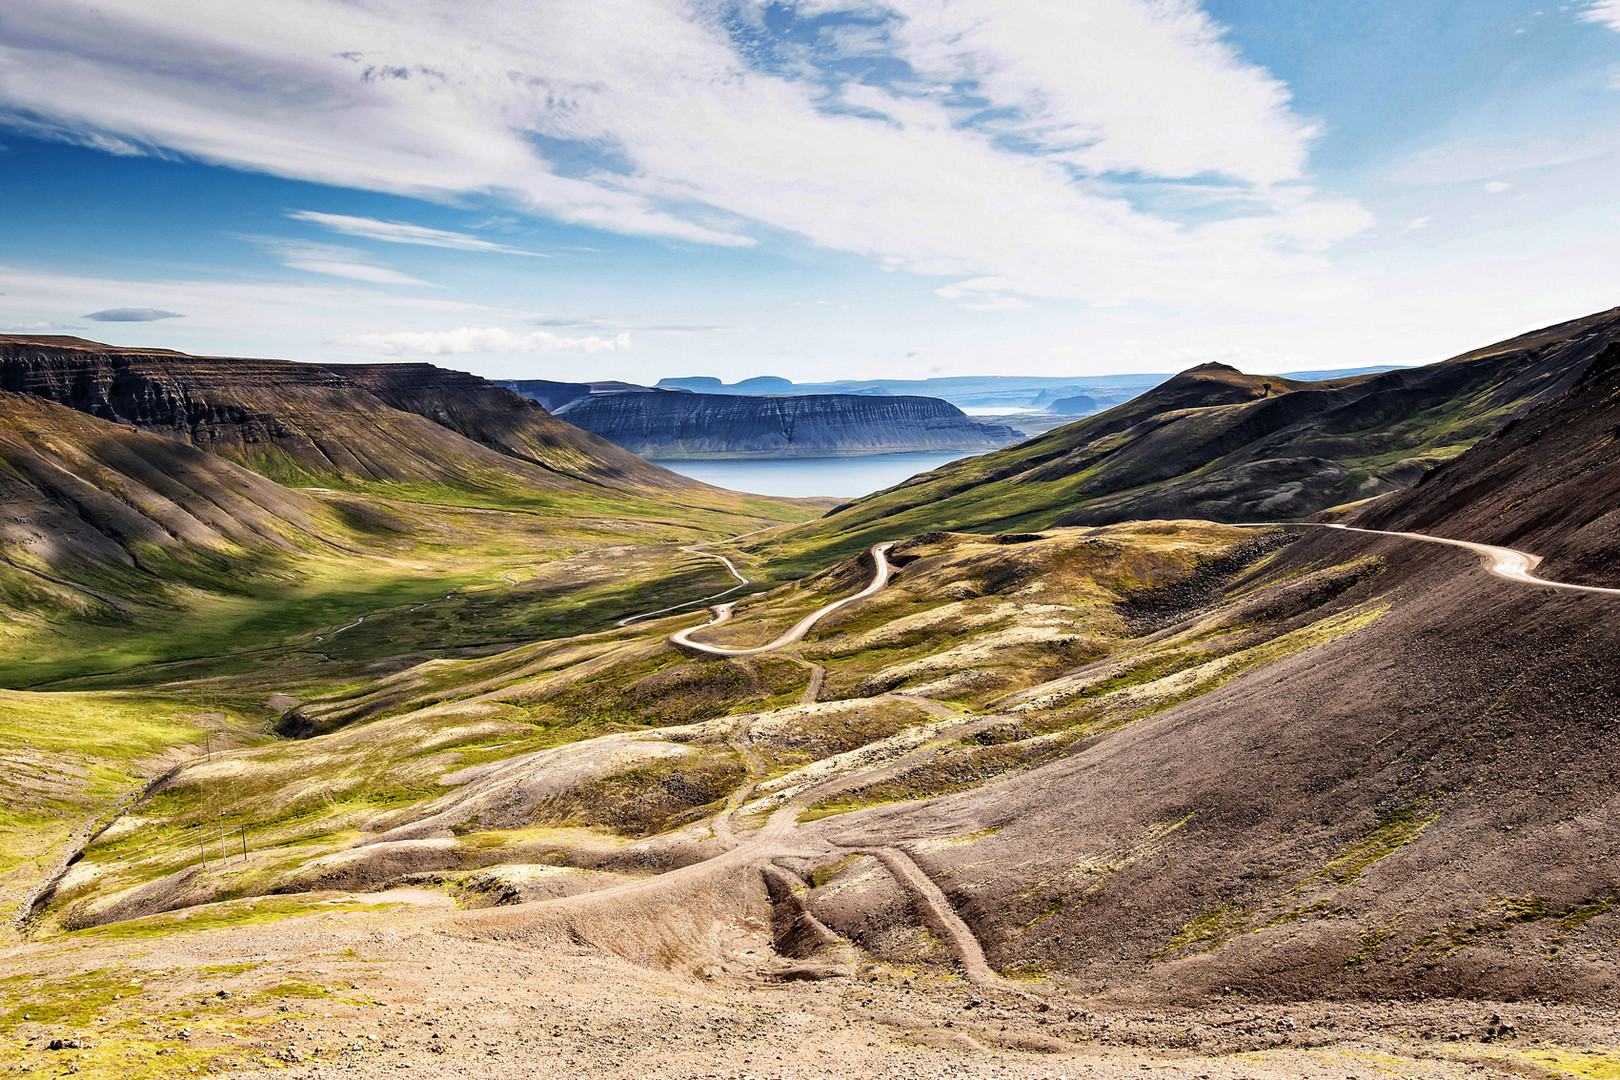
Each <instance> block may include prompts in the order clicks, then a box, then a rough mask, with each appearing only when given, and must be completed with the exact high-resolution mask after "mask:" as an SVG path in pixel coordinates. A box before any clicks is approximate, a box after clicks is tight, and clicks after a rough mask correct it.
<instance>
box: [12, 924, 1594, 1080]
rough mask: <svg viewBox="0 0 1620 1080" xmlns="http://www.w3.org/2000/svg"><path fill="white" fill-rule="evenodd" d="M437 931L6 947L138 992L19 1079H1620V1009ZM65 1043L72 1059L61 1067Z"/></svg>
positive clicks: (244, 931) (305, 930)
mask: <svg viewBox="0 0 1620 1080" xmlns="http://www.w3.org/2000/svg"><path fill="white" fill-rule="evenodd" d="M435 914H436V913H435V912H433V911H432V910H430V909H422V908H417V909H413V910H406V911H395V912H389V913H382V912H334V913H332V914H326V915H317V916H300V917H296V918H289V919H284V920H281V921H279V922H273V923H266V924H260V925H249V926H240V927H232V928H229V929H224V930H215V931H205V932H197V933H189V934H172V935H168V936H166V937H164V938H162V939H160V940H157V941H154V940H151V939H134V940H130V939H117V938H113V939H110V940H96V939H94V938H84V939H79V940H78V941H76V942H75V943H74V944H73V946H72V947H68V948H64V947H63V939H61V938H54V939H47V940H46V941H42V942H39V943H35V944H29V945H23V946H18V947H15V948H12V949H10V950H7V951H6V952H5V953H4V954H0V975H4V976H9V977H10V979H11V980H19V979H22V980H28V981H29V982H30V983H32V985H33V986H35V987H40V988H42V989H45V988H49V989H53V990H56V991H64V990H65V991H68V992H69V993H71V989H72V987H73V985H74V984H75V983H76V982H81V981H83V980H88V979H91V978H92V977H93V976H95V974H96V973H101V974H102V975H104V974H105V973H107V972H120V973H124V974H125V975H127V976H129V977H130V978H132V979H134V980H136V981H138V982H140V983H142V984H143V989H142V991H141V992H140V994H139V995H135V996H131V997H129V998H127V999H121V1000H119V1001H118V1002H116V1003H113V1004H111V1005H110V1007H109V1008H108V1009H106V1010H105V1013H106V1015H98V1016H95V1017H94V1018H93V1019H92V1020H91V1021H87V1022H81V1023H77V1024H69V1023H64V1022H55V1023H45V1022H39V1021H38V1020H25V1021H23V1022H21V1023H19V1024H17V1025H16V1027H15V1028H14V1030H13V1032H12V1036H11V1037H12V1038H13V1039H15V1040H17V1041H15V1042H11V1043H10V1046H12V1047H15V1048H16V1050H17V1057H16V1060H15V1063H14V1064H12V1065H11V1066H10V1067H9V1068H10V1071H12V1072H14V1073H15V1072H23V1073H25V1074H29V1075H36V1076H59V1075H67V1074H71V1073H78V1072H81V1071H82V1072H83V1073H84V1075H85V1076H98V1075H108V1076H116V1075H129V1076H137V1075H138V1076H151V1075H177V1076H192V1075H199V1074H213V1075H223V1076H229V1077H236V1078H243V1080H246V1078H249V1077H271V1076H274V1077H278V1078H280V1080H326V1078H336V1077H345V1078H351V1077H352V1078H369V1077H385V1076H386V1077H393V1078H396V1080H397V1078H400V1077H421V1078H431V1080H440V1078H443V1080H484V1078H488V1080H508V1078H511V1080H516V1078H520V1077H524V1078H526V1077H626V1078H630V1077H634V1078H647V1080H655V1078H658V1080H745V1078H753V1080H818V1078H828V1080H831V1078H838V1080H844V1078H849V1080H855V1078H863V1080H864V1078H882V1080H890V1078H900V1080H913V1078H915V1080H935V1078H938V1080H946V1078H950V1080H979V1078H985V1080H989V1078H1007V1080H1036V1078H1040V1080H1062V1078H1068V1080H1080V1078H1106V1077H1127V1076H1128V1077H1138V1078H1142V1077H1163V1078H1172V1077H1174V1078H1183V1077H1184V1078H1186V1080H1244V1078H1250V1080H1270V1078H1283V1077H1299V1078H1318V1077H1320V1078H1332V1080H1375V1078H1382V1077H1454V1076H1475V1077H1477V1076H1497V1075H1502V1076H1510V1075H1516V1076H1529V1077H1540V1078H1549V1077H1561V1076H1570V1075H1575V1076H1587V1077H1592V1078H1594V1080H1601V1078H1605V1077H1614V1076H1620V1051H1617V1050H1616V1045H1617V1043H1620V1037H1617V1036H1620V1011H1617V1010H1616V1009H1614V1008H1607V1007H1606V1008H1595V1009H1594V1008H1577V1007H1572V1006H1558V1005H1547V1004H1536V1003H1486V1002H1422V1003H1403V1002H1306V1003H1295V1004H1288V1005H1262V1004H1256V1003H1254V1002H1252V1001H1249V1000H1247V999H1245V998H1242V997H1239V996H1236V995H1231V996H1229V997H1228V998H1223V999H1222V1000H1221V1001H1219V1002H1217V1003H1211V1004H1206V1005H1203V1006H1200V1007H1198V1008H1191V1009H1182V1008H1176V1009H1170V1008H1163V1007H1153V1006H1149V1005H1145V1004H1142V1003H1129V1002H1121V1001H1102V1000H1098V999H1096V998H1090V999H1078V998H1076V999H1072V1000H1070V999H1066V998H1064V997H1062V996H1061V995H1058V996H1052V997H1039V998H1037V997H1026V996H1020V995H1019V994H1017V993H1015V992H1007V993H1000V992H994V991H990V992H987V991H984V990H981V989H977V988H975V987H972V986H970V985H968V984H966V983H965V982H964V981H963V980H961V979H960V978H958V977H956V976H955V975H954V974H950V973H949V972H948V971H946V970H944V969H939V970H922V969H900V968H894V967H886V966H881V965H878V966H867V967H863V968H862V969H861V972H860V974H859V976H857V977H856V978H840V979H829V980H825V981H821V982H794V983H765V982H753V981H749V980H741V979H731V978H724V979H713V980H701V979H691V978H686V977H682V976H678V975H673V974H669V973H664V972H657V971H649V970H647V969H644V968H640V967H636V966H634V965H632V964H630V963H628V962H626V961H624V960H622V959H620V958H618V957H616V956H614V955H612V954H611V953H608V952H606V951H604V950H601V949H598V948H595V947H593V946H590V945H586V944H576V943H554V944H543V945H540V946H529V945H525V946H523V947H521V948H520V947H513V946H509V945H504V944H500V943H491V942H488V941H472V940H467V939H465V938H462V937H458V936H454V935H453V934H450V933H446V932H443V931H441V930H440V929H438V928H437V927H436V925H435V922H436V920H435V918H434V915H435ZM1031 985H1034V984H1031ZM36 1000H38V999H37V998H36ZM19 1011H21V1010H19ZM12 1015H13V1017H15V1016H16V1015H18V1013H13V1014H12ZM52 1040H57V1041H68V1042H69V1043H72V1042H77V1043H79V1044H80V1045H78V1046H72V1045H68V1046H65V1047H63V1048H60V1049H56V1050H52V1049H49V1046H50V1043H51V1041H52ZM0 1056H7V1057H9V1056H11V1054H10V1049H9V1048H5V1052H4V1054H3V1055H0ZM166 1057H167V1058H171V1059H172V1064H171V1063H170V1062H169V1061H166V1060H165V1058H166ZM122 1068H128V1070H129V1071H128V1073H123V1072H122V1071H121V1069H122Z"/></svg>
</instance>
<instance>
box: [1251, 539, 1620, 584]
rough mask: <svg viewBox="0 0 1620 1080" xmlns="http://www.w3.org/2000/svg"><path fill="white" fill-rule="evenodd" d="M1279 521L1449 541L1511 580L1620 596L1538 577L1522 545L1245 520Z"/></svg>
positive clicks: (1536, 558)
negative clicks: (1507, 545)
mask: <svg viewBox="0 0 1620 1080" xmlns="http://www.w3.org/2000/svg"><path fill="white" fill-rule="evenodd" d="M1279 525H1283V526H1292V525H1314V526H1316V527H1317V528H1319V529H1338V530H1340V531H1341V532H1358V533H1368V534H1370V535H1372V536H1399V537H1401V538H1402V539H1404V540H1422V541H1424V542H1425V543H1429V544H1446V545H1448V546H1450V547H1460V548H1467V549H1468V550H1469V551H1472V552H1475V553H1476V554H1478V555H1480V556H1481V557H1482V558H1483V559H1484V563H1485V569H1487V570H1489V571H1490V572H1491V573H1493V574H1495V575H1496V576H1497V577H1499V578H1506V579H1507V580H1509V581H1517V582H1521V583H1523V584H1525V585H1546V586H1547V587H1549V588H1553V589H1569V590H1571V591H1573V592H1589V593H1602V594H1603V595H1606V596H1620V589H1610V588H1604V587H1603V586H1601V585H1571V584H1569V583H1568V582H1565V581H1549V580H1547V579H1546V578H1544V577H1537V576H1536V575H1535V574H1533V573H1531V571H1532V570H1534V569H1535V568H1536V566H1537V565H1538V564H1539V563H1540V562H1541V556H1540V555H1532V554H1530V553H1529V552H1528V551H1520V550H1519V549H1518V548H1510V547H1498V546H1497V545H1495V544H1478V543H1475V542H1474V541H1472V540H1453V539H1451V538H1450V537H1446V536H1430V535H1428V534H1427V533H1414V532H1394V531H1391V530H1389V529H1362V528H1358V527H1357V526H1355V525H1340V524H1337V523H1336V522H1331V521H1260V522H1250V523H1245V524H1244V525H1243V528H1245V529H1256V528H1264V529H1269V528H1273V527H1276V526H1279Z"/></svg>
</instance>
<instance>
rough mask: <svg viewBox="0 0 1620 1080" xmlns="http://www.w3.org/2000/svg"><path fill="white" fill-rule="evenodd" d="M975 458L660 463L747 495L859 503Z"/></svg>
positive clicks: (937, 455)
mask: <svg viewBox="0 0 1620 1080" xmlns="http://www.w3.org/2000/svg"><path fill="white" fill-rule="evenodd" d="M974 456H975V455H974V454H972V453H969V452H966V451H961V450H956V451H945V452H938V451H935V452H931V453H914V454H863V455H859V456H854V457H820V458H748V459H727V460H708V461H655V462H654V464H655V465H662V466H663V467H664V468H666V469H669V470H671V471H672V472H678V473H680V474H681V475H682V476H690V477H691V478H692V479H694V480H701V481H703V482H704V483H705V484H714V485H715V486H716V487H723V488H730V489H731V490H733V491H746V492H749V493H750V494H754V495H776V496H780V497H784V498H796V499H808V498H815V497H817V496H827V497H831V498H835V499H853V498H856V497H858V496H861V495H869V494H871V493H872V492H874V491H882V490H883V489H884V488H887V487H893V486H894V485H895V484H898V483H899V482H900V481H902V480H904V479H906V478H907V477H910V476H915V475H917V474H918V473H921V472H928V471H929V470H930V469H937V468H939V467H940V466H941V465H944V464H945V463H946V462H948V461H960V460H961V459H962V458H965V457H974Z"/></svg>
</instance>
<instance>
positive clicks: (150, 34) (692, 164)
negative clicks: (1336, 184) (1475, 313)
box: [0, 0, 1371, 306]
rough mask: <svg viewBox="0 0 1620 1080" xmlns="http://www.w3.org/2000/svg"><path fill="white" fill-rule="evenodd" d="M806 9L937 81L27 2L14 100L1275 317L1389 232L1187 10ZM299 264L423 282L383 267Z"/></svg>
mask: <svg viewBox="0 0 1620 1080" xmlns="http://www.w3.org/2000/svg"><path fill="white" fill-rule="evenodd" d="M732 3H733V4H734V5H741V6H742V7H744V8H749V7H750V6H751V5H754V4H755V0H732ZM801 6H802V7H804V8H806V9H808V8H809V7H810V6H817V7H819V8H820V9H822V10H824V11H831V10H847V9H850V8H852V7H858V8H861V9H862V10H865V11H868V12H877V13H879V14H882V15H884V16H885V17H886V18H887V19H888V20H889V21H890V23H892V25H893V27H894V30H893V33H892V35H891V36H890V37H889V38H882V36H881V35H874V34H871V33H850V34H845V35H844V36H843V37H844V46H843V47H845V48H847V49H849V50H851V51H853V52H858V53H860V54H862V55H868V54H872V53H873V52H874V50H881V49H882V48H885V47H886V48H892V49H894V50H896V51H897V53H898V55H899V57H900V58H901V59H904V60H906V61H908V62H909V63H910V64H911V65H912V66H913V67H914V69H915V70H916V71H918V72H919V76H920V80H921V84H920V85H916V86H911V85H907V86H896V87H877V86H869V87H865V88H864V89H863V90H861V91H860V92H858V93H856V94H855V97H858V98H859V99H860V102H861V104H862V105H863V107H864V108H866V109H869V110H870V111H871V112H872V113H874V114H880V115H851V114H849V113H847V112H845V113H837V112H829V111H828V110H826V109H825V108H824V107H823V104H824V101H823V90H824V88H823V86H822V85H821V84H819V83H818V82H816V81H815V80H814V79H811V80H808V81H807V80H805V79H803V78H800V77H799V76H801V75H803V74H804V71H803V70H802V65H801V68H799V69H793V70H790V71H788V73H787V74H785V75H784V74H772V73H767V72H764V71H761V70H758V69H757V67H755V66H752V65H751V64H750V62H749V60H748V59H747V57H746V56H745V55H744V53H743V52H741V51H739V50H738V49H737V48H735V47H734V46H733V44H732V42H731V40H730V39H729V37H728V36H727V33H726V30H725V27H724V26H723V24H722V22H721V19H720V17H719V14H717V13H718V12H721V11H722V9H724V10H730V9H729V8H725V7H724V5H721V4H718V3H693V2H692V0H559V2H557V3H551V4H546V5H535V4H532V3H526V2H522V0H464V2H461V3H457V4H453V5H445V4H437V3H430V2H428V0H392V2H388V3H384V2H383V0H278V2H277V3H276V4H273V5H245V4H234V3H228V2H225V0H95V2H93V3H92V2H91V0H8V3H7V15H6V19H7V29H8V33H9V35H10V37H9V40H10V42H11V43H10V44H9V45H6V46H0V108H9V109H11V110H17V111H21V112H26V113H27V114H29V115H31V116H34V117H37V118H39V122H41V123H48V124H51V125H54V126H55V127H56V128H57V129H58V130H59V131H61V132H63V133H64V136H65V137H71V138H75V139H81V140H82V139H85V138H89V137H92V136H94V137H97V138H107V139H116V140H122V142H124V143H127V144H130V145H138V146H152V147H161V148H166V149H168V150H173V151H179V152H182V153H186V154H191V155H195V156H197V157H199V158H202V159H204V160H208V161H212V162H220V163H224V164H227V165H231V166H235V167H241V168H249V169H257V170H261V171H265V172H270V173H275V174H277V175H283V176H291V177H296V178H298V179H302V180H309V181H314V182H318V183H325V184H334V185H342V186H348V187H355V188H364V189H369V190H376V191H384V192H393V193H398V194H404V195H411V196H416V197H421V198H430V199H438V200H441V201H455V200H458V199H462V198H464V197H465V196H468V195H478V196H487V197H494V198H496V199H499V200H501V201H504V202H505V203H507V204H509V205H510V206H512V207H516V208H520V209H523V210H525V211H527V212H530V213H534V214H540V215H544V216H548V217H551V218H555V219H557V220H560V221H564V222H569V223H573V224H578V225H585V226H590V227H594V228H599V229H606V230H611V231H617V232H623V233H632V234H640V235H648V236H660V237H665V238H669V239H672V240H678V241H689V242H696V243H706V244H720V245H740V246H745V245H750V244H753V243H755V242H756V241H755V239H754V238H753V237H751V236H750V235H748V233H747V231H746V230H747V229H748V228H749V227H750V226H749V225H748V223H749V222H757V223H761V224H762V225H763V226H765V227H766V228H768V229H772V230H785V231H787V232H791V233H796V234H799V235H801V236H803V237H806V238H808V239H809V240H810V241H811V242H813V243H815V244H818V245H822V246H825V247H828V248H833V249H838V250H842V251H848V252H854V253H857V254H860V255H865V256H870V257H872V258H874V259H877V260H881V261H882V262H883V263H884V264H885V265H888V266H892V267H894V268H896V269H901V270H906V271H910V272H914V273H919V274H934V275H952V276H962V277H966V278H970V279H971V278H978V277H1001V278H1005V279H1006V280H1007V281H1008V282H1009V286H1008V288H1007V290H1005V292H1006V293H1008V294H1010V293H1012V292H1021V293H1024V294H1027V295H1037V296H1053V297H1069V298H1079V299H1085V300H1089V301H1092V302H1094V303H1101V304H1119V303H1125V302H1129V301H1131V300H1133V299H1143V298H1153V299H1163V298H1165V297H1167V296H1174V297H1180V298H1182V299H1183V300H1184V301H1185V302H1187V303H1190V304H1198V303H1203V302H1208V301H1219V302H1234V301H1235V302H1240V303H1256V304H1261V305H1266V306H1277V305H1286V304H1287V303H1288V302H1289V296H1288V293H1289V291H1290V289H1292V288H1294V287H1296V283H1297V282H1298V281H1299V280H1302V279H1308V278H1309V277H1311V276H1312V275H1314V274H1316V273H1318V272H1319V271H1321V270H1322V269H1323V263H1322V261H1321V260H1320V258H1319V253H1320V252H1321V251H1322V250H1323V249H1325V248H1326V247H1327V246H1329V245H1331V244H1333V243H1335V242H1337V241H1338V240H1340V239H1342V238H1344V237H1346V236H1349V235H1351V234H1353V233H1355V232H1357V231H1359V230H1361V229H1364V228H1366V227H1367V226H1368V225H1369V224H1370V223H1371V218H1370V216H1369V215H1368V214H1366V212H1365V211H1363V210H1362V209H1361V208H1360V207H1359V206H1358V205H1356V204H1355V203H1353V202H1351V201H1350V200H1347V199H1344V198H1340V197H1335V196H1333V195H1330V194H1324V193H1321V192H1318V191H1316V190H1314V189H1313V188H1312V187H1311V186H1310V185H1309V184H1308V183H1307V182H1306V180H1305V178H1304V171H1303V170H1304V165H1305V159H1306V155H1307V152H1308V150H1309V145H1310V142H1311V139H1312V137H1313V134H1314V129H1313V127H1312V125H1311V124H1310V123H1309V122H1308V121H1306V120H1304V119H1302V118H1300V117H1299V116H1297V115H1296V114H1295V113H1294V112H1293V111H1292V108H1291V106H1290V102H1289V97H1288V93H1287V91H1286V88H1284V87H1283V86H1282V85H1281V84H1280V83H1279V82H1278V81H1277V80H1276V79H1274V78H1273V77H1271V76H1270V75H1269V74H1268V73H1266V72H1265V71H1264V70H1262V69H1260V68H1257V67H1255V66H1253V65H1250V64H1247V63H1245V62H1243V61H1242V60H1241V59H1240V58H1239V57H1238V56H1237V55H1236V53H1235V52H1234V51H1233V50H1232V48H1231V47H1230V46H1229V45H1227V44H1226V43H1225V42H1224V40H1223V39H1222V38H1221V34H1220V29H1219V27H1218V26H1216V25H1215V24H1214V23H1212V22H1211V20H1210V19H1209V18H1208V16H1207V15H1205V14H1204V13H1203V11H1202V10H1201V8H1200V7H1199V6H1198V4H1197V3H1195V2H1194V0H1088V2H1086V3H1083V4H1081V3H1073V2H1068V0H1020V2H1018V3H994V2H992V0H881V2H879V0H849V2H846V3H825V2H820V0H817V3H816V4H815V5H810V4H809V3H806V4H804V5H801ZM835 38H836V35H835ZM835 44H836V42H835ZM960 78H970V79H973V80H976V81H977V83H978V87H979V90H978V92H979V94H980V95H981V96H982V97H983V98H985V99H988V101H989V103H990V105H991V107H992V110H991V111H992V112H994V114H995V115H999V116H1002V117H1004V119H1001V120H997V121H995V122H994V123H988V122H969V121H970V117H971V115H973V114H975V113H976V112H979V111H980V110H982V106H979V105H967V104H963V103H960V102H955V103H953V101H952V100H951V99H950V95H948V94H943V93H934V92H932V91H933V90H934V89H937V88H939V87H942V86H944V85H945V84H946V82H947V81H949V80H955V79H960ZM997 110H999V111H997ZM1009 138H1014V139H1017V140H1018V141H1019V142H1020V144H1021V145H1022V146H1023V147H1024V149H1025V150H1032V151H1034V152H1022V151H1020V150H1016V149H1012V148H1010V147H1009V142H1008V140H1009ZM558 146H565V147H568V148H570V149H569V152H568V153H567V154H564V153H562V152H560V151H557V150H555V149H554V148H555V147H558ZM548 148H549V149H548ZM570 155H572V157H570ZM1131 175H1146V176H1153V177H1163V178H1177V179H1179V181H1180V182H1182V183H1186V184H1191V185H1194V186H1196V185H1198V184H1202V183H1203V181H1204V180H1206V179H1207V178H1209V177H1219V178H1221V183H1220V184H1209V185H1207V190H1208V191H1210V192H1214V193H1217V194H1218V195H1219V197H1220V198H1223V199H1227V200H1229V201H1230V202H1231V203H1232V204H1233V206H1234V207H1237V205H1238V204H1239V203H1241V207H1239V208H1237V209H1235V210H1234V211H1233V212H1232V213H1231V214H1230V216H1228V217H1226V218H1224V219H1221V218H1220V217H1219V215H1218V214H1215V215H1209V214H1206V215H1202V216H1200V218H1199V221H1200V222H1205V223H1199V224H1187V223H1180V222H1178V221H1177V220H1174V219H1173V218H1171V217H1167V216H1163V215H1161V214H1155V213H1150V212H1147V211H1145V210H1143V209H1141V208H1139V207H1136V206H1133V205H1132V203H1131V202H1130V201H1129V200H1128V199H1127V198H1126V197H1125V192H1124V191H1123V189H1122V187H1121V183H1120V177H1122V176H1123V177H1128V176H1131ZM1212 197H1213V196H1212ZM306 213H307V212H306ZM339 217H340V216H339V215H327V216H326V217H325V219H323V220H317V221H315V223H317V224H323V225H325V226H327V227H338V226H337V225H336V224H335V223H334V221H332V220H330V219H334V218H339ZM1211 217H1214V220H1210V218H1211ZM304 220H314V219H310V218H305V219H304ZM357 223H359V224H357ZM347 227H348V229H349V231H350V234H351V235H363V236H367V237H369V238H370V239H376V240H392V241H394V242H409V243H426V242H430V241H434V242H437V243H439V244H442V245H444V246H449V245H450V244H451V240H449V239H447V238H448V237H459V236H462V234H454V233H449V234H444V233H441V231H439V230H425V231H422V230H417V228H416V227H412V226H397V225H394V224H393V223H387V222H381V223H378V222H371V221H370V219H360V218H356V219H348V221H347ZM340 231H342V230H341V229H340ZM465 239H467V238H464V239H463V240H461V241H456V242H457V243H464V242H465ZM470 239H472V240H474V241H476V240H477V238H470ZM299 262H300V264H301V265H300V266H299V268H300V269H312V270H315V272H319V273H325V274H334V273H336V274H338V275H339V276H348V277H351V278H355V279H357V280H368V281H375V282H377V283H382V284H405V283H407V282H404V281H401V280H399V278H398V277H388V275H389V274H391V273H392V272H391V271H383V270H380V269H378V268H375V267H371V268H366V267H364V266H363V265H361V263H363V260H360V261H359V262H356V261H345V260H331V259H325V260H321V259H304V260H299ZM289 265H291V263H289Z"/></svg>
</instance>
